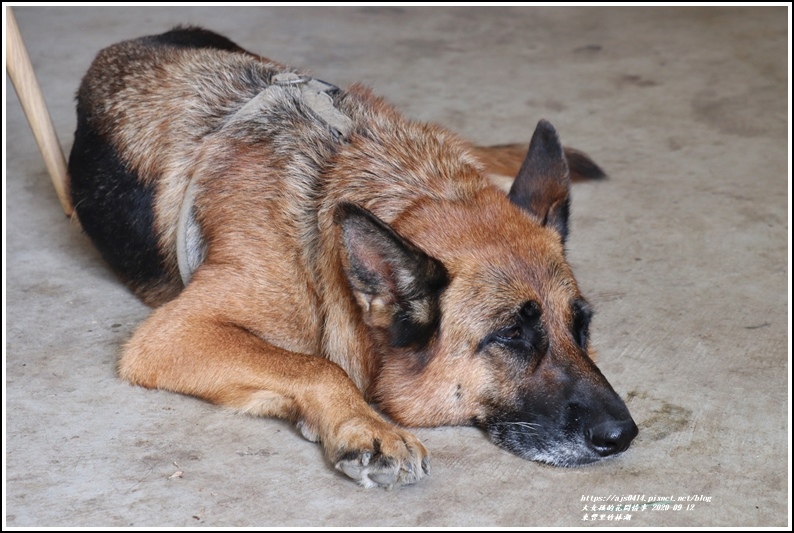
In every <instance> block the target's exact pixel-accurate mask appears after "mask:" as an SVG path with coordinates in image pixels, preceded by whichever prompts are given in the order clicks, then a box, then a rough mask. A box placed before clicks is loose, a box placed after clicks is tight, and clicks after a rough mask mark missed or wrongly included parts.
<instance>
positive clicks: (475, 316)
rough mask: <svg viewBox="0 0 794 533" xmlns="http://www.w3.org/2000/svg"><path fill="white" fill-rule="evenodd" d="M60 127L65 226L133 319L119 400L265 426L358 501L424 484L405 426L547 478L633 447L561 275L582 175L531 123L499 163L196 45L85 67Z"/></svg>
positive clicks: (490, 153)
mask: <svg viewBox="0 0 794 533" xmlns="http://www.w3.org/2000/svg"><path fill="white" fill-rule="evenodd" d="M77 117H78V121H77V122H78V124H77V130H76V133H75V141H74V146H73V149H72V152H71V156H70V160H69V171H70V174H71V180H72V181H71V194H72V198H73V201H74V205H75V208H76V212H77V216H78V218H79V221H80V223H81V225H82V227H83V228H84V231H85V232H86V233H87V234H88V236H89V237H90V238H91V240H92V241H93V242H94V244H95V245H96V247H97V248H98V249H99V251H100V252H101V253H102V255H103V257H104V258H105V260H106V261H107V262H108V263H109V264H110V265H111V266H112V267H113V269H114V270H115V271H116V272H117V273H118V274H119V275H120V277H121V278H122V279H124V280H125V281H126V283H128V285H129V286H130V288H131V289H132V290H133V291H134V292H135V293H136V294H137V295H138V296H139V297H140V298H141V299H143V301H145V302H146V303H148V304H150V305H152V306H155V307H156V309H155V310H154V312H153V313H152V314H151V316H150V317H149V318H148V319H147V320H146V321H145V322H144V323H143V324H142V325H141V326H140V327H139V328H138V329H137V330H136V331H135V333H134V334H133V335H132V337H131V339H130V340H129V342H128V343H127V344H126V345H125V346H124V349H123V353H122V355H121V358H120V361H119V366H118V369H119V374H120V376H121V377H122V378H123V379H125V380H127V381H128V382H130V383H133V384H135V385H141V386H143V387H148V388H160V389H167V390H171V391H175V392H178V393H182V394H188V395H193V396H196V397H199V398H203V399H204V400H207V401H210V402H213V403H216V404H219V405H224V406H227V407H230V408H232V409H235V410H237V411H240V412H245V413H250V414H252V415H258V416H273V417H280V418H284V419H288V420H290V421H292V422H294V423H295V424H296V425H297V427H298V428H299V430H300V432H301V433H302V434H303V436H304V437H306V438H307V439H309V440H311V441H318V442H320V443H322V446H323V448H324V451H325V454H326V456H327V458H328V460H329V461H330V462H331V464H333V465H334V466H335V467H336V468H337V469H338V470H340V471H342V472H344V473H345V474H346V475H347V476H349V477H351V478H353V479H354V480H356V481H357V482H358V483H360V484H361V485H363V486H384V487H392V486H395V485H403V484H410V483H414V482H417V481H419V480H420V479H422V478H423V477H424V476H425V475H426V474H427V473H428V468H429V461H428V457H429V456H428V452H427V451H426V450H425V448H424V446H423V445H422V443H421V442H420V441H419V440H418V439H417V438H416V437H415V436H414V435H412V434H411V433H410V432H409V431H407V430H406V429H403V428H404V427H406V426H425V427H427V426H442V425H473V426H477V427H480V428H482V429H484V430H485V431H486V432H487V434H488V435H489V436H490V438H491V440H492V441H493V442H494V443H496V444H498V445H499V446H501V447H503V448H505V449H507V450H509V451H511V452H513V453H515V454H517V455H519V456H521V457H524V458H526V459H531V460H535V461H541V462H545V463H550V464H553V465H560V466H573V465H582V464H586V463H590V462H593V461H597V460H599V459H601V458H603V457H607V456H611V455H614V454H617V453H619V452H622V451H624V450H626V448H627V447H628V446H629V443H630V442H631V440H632V439H633V438H634V437H635V436H636V435H637V431H638V430H637V426H636V425H635V423H634V421H633V420H632V418H631V416H630V415H629V412H628V410H627V408H626V406H625V404H624V402H623V401H622V400H621V399H620V397H619V396H618V395H617V394H616V393H615V391H614V390H613V389H612V387H611V386H610V385H609V383H608V382H607V380H606V379H605V378H604V376H603V375H602V374H601V372H600V371H599V370H598V368H597V367H596V365H595V364H594V363H593V351H592V348H591V347H590V343H589V340H588V326H589V323H590V318H591V314H592V312H591V308H590V305H589V304H588V303H587V301H586V300H585V298H584V297H583V296H582V294H581V293H580V291H579V287H578V286H577V283H576V281H575V279H574V277H573V273H572V271H571V268H570V266H569V265H568V263H567V262H566V258H565V239H566V235H567V233H568V213H569V188H570V182H571V175H572V174H574V177H585V178H586V177H597V175H598V174H599V173H600V169H599V168H598V167H597V166H596V165H595V164H594V163H593V162H592V161H591V160H590V159H589V158H587V156H585V155H584V154H582V153H581V152H578V151H575V150H572V149H568V148H563V147H562V146H561V144H560V141H559V139H558V136H557V133H556V132H555V130H554V128H553V127H552V126H551V124H549V123H548V122H545V121H541V122H540V123H539V124H538V125H537V129H536V130H535V133H534V135H533V137H532V141H531V143H530V146H529V150H528V153H527V154H526V158H525V159H524V154H523V153H522V154H521V155H520V156H519V157H518V159H516V153H517V152H516V149H515V147H513V146H506V147H497V148H493V149H485V148H478V147H475V146H473V145H471V144H469V143H467V142H465V141H463V140H461V139H459V138H458V137H456V136H455V135H453V134H452V133H450V132H448V131H446V130H445V129H443V128H440V127H438V126H434V125H429V124H424V123H420V122H415V121H410V120H407V119H406V118H404V117H403V116H401V115H400V114H399V113H398V112H397V111H396V110H395V109H394V108H393V107H391V106H390V105H389V104H387V103H386V102H384V100H382V99H380V98H378V97H376V96H375V95H373V94H372V92H371V91H370V90H369V89H367V88H365V87H363V86H361V85H358V84H354V85H352V86H351V87H348V88H346V89H340V88H338V87H336V86H333V85H331V84H328V83H325V82H322V81H320V80H317V79H314V78H311V77H309V76H307V75H306V74H304V73H301V72H298V71H295V70H293V69H291V68H288V67H286V66H284V65H282V64H279V63H276V62H273V61H270V60H268V59H266V58H264V57H261V56H257V55H255V54H252V53H250V52H247V51H245V50H243V49H242V48H240V47H239V46H237V45H236V44H235V43H233V42H232V41H230V40H228V39H227V38H225V37H222V36H220V35H217V34H215V33H212V32H210V31H207V30H204V29H201V28H196V27H177V28H175V29H173V30H171V31H169V32H167V33H164V34H161V35H155V36H148V37H143V38H140V39H137V40H131V41H126V42H122V43H119V44H116V45H114V46H111V47H109V48H106V49H105V50H103V51H101V52H100V53H99V55H98V56H97V58H96V59H95V60H94V62H93V64H92V66H91V67H90V69H89V71H88V73H87V75H86V76H85V78H84V79H83V81H82V84H81V86H80V89H79V91H78V95H77ZM514 160H515V161H514ZM511 167H514V168H515V170H516V171H517V176H516V177H515V179H514V181H512V183H511V184H510V186H509V190H505V188H504V187H503V188H500V187H499V186H497V185H495V184H494V183H495V182H494V181H493V180H492V179H490V178H489V175H490V174H494V173H499V172H498V171H499V170H500V169H506V168H511ZM519 167H520V168H519ZM369 402H371V403H373V404H375V405H376V407H377V408H378V409H379V410H380V412H382V413H383V415H385V416H386V417H387V418H384V416H383V415H381V414H379V413H378V412H376V411H375V410H374V409H373V407H371V406H370V403H369Z"/></svg>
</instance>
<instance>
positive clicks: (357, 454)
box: [334, 421, 430, 489]
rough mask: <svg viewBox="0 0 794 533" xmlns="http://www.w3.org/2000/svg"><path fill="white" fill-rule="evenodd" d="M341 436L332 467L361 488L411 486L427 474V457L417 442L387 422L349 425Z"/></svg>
mask: <svg viewBox="0 0 794 533" xmlns="http://www.w3.org/2000/svg"><path fill="white" fill-rule="evenodd" d="M373 426H375V427H373ZM340 434H341V435H340V436H341V437H342V443H341V445H340V446H338V447H337V448H336V453H335V458H334V466H336V469H337V470H340V471H342V472H344V473H345V474H347V475H348V476H349V477H351V478H352V479H354V480H356V481H357V482H358V483H359V484H360V485H362V486H363V487H378V486H380V487H386V488H387V489H391V488H392V487H394V486H396V485H410V484H412V483H416V482H417V481H419V480H420V479H422V478H423V477H425V476H426V475H427V474H428V472H429V467H430V460H429V456H428V453H427V450H425V447H424V446H422V443H421V442H419V439H417V438H416V437H414V436H413V435H412V434H410V433H408V432H407V431H403V430H401V429H398V428H396V427H394V426H391V425H389V424H387V423H386V422H382V421H379V422H378V423H376V424H373V423H361V422H348V423H346V424H345V425H344V427H343V428H342V429H341V431H340Z"/></svg>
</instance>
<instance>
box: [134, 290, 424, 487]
mask: <svg viewBox="0 0 794 533" xmlns="http://www.w3.org/2000/svg"><path fill="white" fill-rule="evenodd" d="M191 293H192V294H195V291H190V290H189V289H188V290H186V291H185V292H184V293H182V295H181V296H179V297H177V298H176V299H175V300H173V301H171V302H169V303H168V304H166V305H164V306H163V307H160V308H159V309H157V310H156V311H155V312H154V313H153V314H152V316H151V317H149V319H148V320H146V321H145V322H144V323H143V325H142V326H141V327H140V328H139V329H138V330H137V331H136V332H135V334H134V335H133V337H132V339H131V340H130V341H129V343H128V344H127V346H126V347H125V349H124V352H123V354H122V357H121V360H120V362H119V373H120V375H121V377H122V378H124V379H126V380H127V381H130V382H131V383H134V384H136V385H141V386H144V387H148V388H161V389H167V390H171V391H174V392H179V393H182V394H188V395H192V396H197V397H199V398H203V399H205V400H208V401H210V402H213V403H216V404H220V405H224V406H227V407H230V408H233V409H235V410H238V411H241V412H245V413H250V414H253V415H258V416H274V417H279V418H286V419H288V420H291V421H293V422H295V423H297V424H298V426H299V427H300V428H301V432H302V433H303V434H304V435H305V436H307V437H309V438H310V440H319V441H320V442H321V443H322V445H323V447H324V449H325V453H326V455H327V457H328V458H329V460H330V461H331V462H332V464H333V465H334V466H335V467H336V468H337V469H339V470H341V471H342V472H344V473H345V474H347V475H348V476H350V477H351V478H353V479H355V480H356V481H358V482H359V483H360V484H361V485H364V486H377V485H381V486H386V487H391V486H393V485H403V484H410V483H414V482H416V481H418V480H419V479H421V478H422V477H424V475H425V474H426V473H427V468H428V458H427V452H426V450H425V449H424V447H423V446H422V444H421V443H420V442H419V440H418V439H417V438H416V437H414V436H413V435H412V434H410V433H408V432H407V431H403V430H401V429H399V428H397V427H395V426H393V425H392V424H390V423H388V422H386V421H385V420H383V419H382V418H381V417H380V416H379V415H378V414H377V413H376V412H375V411H374V410H373V409H372V408H371V407H370V406H369V405H368V404H367V403H366V401H365V400H364V398H363V396H362V394H361V392H359V390H358V389H357V388H356V386H355V385H354V384H353V382H352V381H351V380H350V378H349V377H348V376H347V374H345V372H344V371H343V370H342V369H341V368H340V367H339V366H337V365H336V364H334V363H332V362H330V361H328V360H326V359H323V358H321V357H317V356H312V355H305V354H299V353H294V352H290V351H288V350H284V349H281V348H278V347H276V346H273V345H271V344H269V343H267V342H265V341H264V340H262V339H261V338H259V337H258V336H256V335H255V334H253V333H252V332H250V331H249V330H247V329H245V328H243V327H240V326H239V325H236V324H235V323H234V322H232V321H229V320H228V319H227V317H225V316H224V315H223V312H222V310H218V309H215V310H211V309H208V306H206V305H198V304H197V302H196V301H191Z"/></svg>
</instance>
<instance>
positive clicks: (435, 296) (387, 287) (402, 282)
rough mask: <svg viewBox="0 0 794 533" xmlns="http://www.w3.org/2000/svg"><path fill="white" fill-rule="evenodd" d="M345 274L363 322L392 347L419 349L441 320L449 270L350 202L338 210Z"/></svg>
mask: <svg viewBox="0 0 794 533" xmlns="http://www.w3.org/2000/svg"><path fill="white" fill-rule="evenodd" d="M335 220H336V223H337V224H339V227H340V230H341V236H342V245H343V249H344V255H345V259H346V261H345V265H344V269H345V274H346V275H347V279H348V282H349V283H350V286H351V288H352V289H353V293H354V295H355V297H356V300H357V301H358V303H359V305H360V306H361V310H362V313H363V317H364V320H365V322H366V323H367V324H368V325H369V326H370V327H373V328H375V329H377V330H380V331H381V332H383V333H384V334H385V335H386V337H387V339H388V342H389V344H390V345H391V346H394V347H407V346H412V347H421V346H424V345H425V344H426V343H427V342H428V341H429V340H430V338H431V337H432V335H433V333H434V332H435V330H436V328H437V327H438V322H439V320H440V315H441V313H440V310H439V297H440V295H441V292H442V291H443V290H444V287H446V285H447V282H448V278H447V271H446V269H445V268H444V265H442V264H441V263H440V262H439V261H438V260H436V259H434V258H433V257H430V256H429V255H427V254H426V253H425V252H423V251H422V250H420V249H419V248H418V247H416V246H415V245H413V244H412V243H411V242H409V241H408V240H406V239H404V238H403V237H402V236H400V235H399V234H398V233H397V232H395V231H394V230H393V229H392V228H391V227H390V226H389V225H388V224H386V223H385V222H383V221H381V220H380V219H379V218H377V217H376V216H375V215H373V214H372V213H370V212H369V211H367V210H366V209H363V208H361V207H359V206H356V205H353V204H341V205H339V207H337V209H336V213H335Z"/></svg>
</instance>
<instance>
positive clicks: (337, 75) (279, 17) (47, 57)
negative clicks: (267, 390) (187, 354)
mask: <svg viewBox="0 0 794 533" xmlns="http://www.w3.org/2000/svg"><path fill="white" fill-rule="evenodd" d="M15 13H16V16H17V20H18V23H19V26H20V29H21V31H22V35H23V37H24V38H25V40H26V43H27V46H28V49H29V53H30V56H31V58H32V62H33V64H34V67H35V68H36V71H37V74H38V76H39V81H40V83H41V85H42V88H43V91H44V94H45V97H46V99H47V102H48V105H49V109H50V112H51V114H52V116H53V120H54V122H55V126H56V130H57V131H58V134H59V136H60V139H61V142H62V144H63V146H64V148H65V150H66V151H67V153H68V149H69V148H70V146H71V143H72V135H73V131H74V127H75V111H74V94H75V91H76V89H77V86H78V84H79V81H80V78H81V77H82V75H83V74H84V72H85V71H86V69H87V68H88V65H89V63H90V62H91V60H92V59H93V57H94V55H95V54H96V53H97V52H98V51H99V49H100V48H102V47H104V46H106V45H109V44H111V43H113V42H116V41H119V40H122V39H126V38H132V37H137V36H140V35H144V34H152V33H159V32H162V31H164V30H166V29H168V28H169V27H171V26H173V25H175V24H177V23H194V24H200V25H203V26H206V27H208V28H211V29H213V30H216V31H218V32H220V33H223V34H225V35H227V36H228V37H230V38H231V39H232V40H234V41H236V42H238V43H239V44H240V45H242V46H244V47H246V48H248V49H250V50H253V51H256V52H259V53H262V54H264V55H267V56H270V57H273V58H274V59H278V60H281V61H285V62H289V63H291V64H294V65H298V66H302V67H308V68H310V69H313V72H314V73H315V74H316V75H317V76H318V77H319V78H321V79H326V80H329V81H331V82H333V83H336V84H338V85H345V84H348V83H350V82H353V81H356V80H363V81H364V82H366V83H368V84H370V85H372V86H374V87H375V89H376V91H377V92H378V93H380V94H382V95H384V96H386V97H387V98H388V99H389V100H391V101H392V102H394V103H396V104H397V105H398V107H400V108H401V109H402V110H403V111H404V112H405V113H406V114H407V115H409V116H412V117H415V118H419V119H423V120H428V121H434V122H438V123H441V124H444V125H446V126H448V127H450V128H451V129H453V130H455V131H457V132H459V133H461V134H462V135H464V136H465V137H468V138H470V139H472V140H474V141H477V142H480V143H484V144H497V143H505V142H519V141H527V140H528V139H529V136H530V135H531V133H532V130H533V128H534V125H535V123H536V122H537V120H538V119H539V118H542V117H543V118H547V119H549V120H550V121H551V122H552V123H553V124H554V125H555V126H556V128H557V129H558V131H559V132H560V135H561V137H562V139H563V141H564V142H565V143H566V144H569V145H571V146H575V147H578V148H581V149H583V150H585V151H586V152H588V153H589V154H590V155H592V156H593V157H594V158H595V159H596V160H597V161H598V163H599V164H601V165H602V166H603V168H604V169H605V170H606V171H607V172H608V173H609V174H610V177H611V179H609V180H608V181H605V182H601V183H590V184H583V185H579V186H577V187H576V188H575V190H574V198H573V219H572V232H571V236H570V241H569V250H570V252H569V253H570V259H571V262H572V265H573V267H574V270H575V272H576V275H577V278H578V280H579V282H580V284H581V285H582V287H583V289H584V292H585V294H586V295H587V296H588V297H589V299H590V300H591V302H593V304H594V306H595V308H596V310H597V316H596V318H595V320H594V322H593V331H592V337H593V342H594V345H595V346H596V348H597V350H598V351H599V364H600V367H601V368H602V369H603V371H604V373H605V374H606V375H607V376H608V377H609V379H610V381H611V382H612V384H613V386H614V387H615V389H616V390H617V391H618V392H620V393H621V394H622V395H623V396H624V397H625V398H626V399H627V403H628V405H629V408H630V409H631V411H632V414H633V416H634V418H635V420H636V421H637V423H638V425H639V427H640V435H639V437H638V438H637V439H636V440H635V442H634V443H633V445H632V447H631V448H630V450H629V451H628V452H627V453H625V454H623V455H622V456H620V457H618V458H615V459H612V460H608V461H604V462H602V463H601V464H598V465H594V466H589V467H584V468H576V469H557V468H552V467H547V466H543V465H539V464H535V463H531V462H526V461H523V460H521V459H518V458H516V457H514V456H512V455H510V454H508V453H507V452H504V451H501V450H500V449H499V448H497V447H496V446H494V445H492V444H490V443H489V442H488V441H487V439H486V437H485V436H484V435H483V434H482V433H481V432H479V431H477V430H475V429H471V428H438V429H421V430H418V431H416V434H417V435H418V436H419V438H420V439H422V441H423V442H424V443H425V445H426V447H427V448H428V449H429V450H430V451H431V454H432V460H433V471H432V476H431V477H430V478H429V479H427V480H425V481H423V482H421V483H420V484H418V485H415V486H412V487H407V488H403V489H399V490H394V491H391V492H387V491H383V490H364V489H361V488H359V487H357V486H356V485H355V484H354V483H352V482H350V481H349V480H347V479H346V478H345V477H344V476H342V475H340V474H338V473H337V472H335V471H334V470H333V469H332V468H331V467H330V465H328V464H326V463H325V461H324V460H323V457H322V453H321V451H320V449H319V447H318V446H317V445H315V444H312V443H310V442H307V441H305V440H304V439H302V438H301V437H300V435H299V433H298V432H297V431H296V430H295V429H294V428H292V427H290V426H289V425H288V424H286V423H284V422H281V421H276V420H262V419H255V418H251V417H245V416H239V415H234V414H231V413H229V412H228V411H225V410H223V409H220V408H217V407H214V406H212V405H209V404H206V403H203V402H201V401H198V400H195V399H192V398H187V397H183V396H178V395H175V394H170V393H167V392H159V391H147V390H143V389H138V388H133V387H130V386H128V385H126V384H125V383H122V382H120V381H119V380H118V379H117V377H116V375H115V361H116V358H117V356H118V352H119V348H120V346H121V344H122V343H123V342H124V340H125V339H126V338H128V337H129V335H130V333H131V332H132V331H133V329H134V328H135V326H136V325H137V324H138V323H139V322H140V321H141V320H142V319H143V318H144V317H146V316H147V314H148V313H149V309H148V308H147V307H146V306H144V305H143V304H141V303H140V302H139V301H137V300H136V299H135V298H134V297H133V296H132V295H131V294H130V293H129V292H128V291H127V290H126V289H125V288H124V287H123V286H122V285H121V284H120V283H119V282H118V281H117V279H116V278H115V277H114V276H113V275H112V274H111V273H110V271H109V270H108V268H107V267H106V266H105V265H104V264H103V262H102V261H101V259H100V257H99V255H98V253H97V252H96V251H95V250H94V249H93V248H92V246H91V245H90V243H89V242H88V240H87V238H86V237H85V236H84V235H83V234H82V233H81V231H80V229H79V227H78V225H77V224H75V223H70V221H69V220H67V219H66V218H64V216H63V214H62V212H61V211H60V207H59V205H58V201H57V199H56V196H55V193H54V190H53V188H52V186H51V185H50V183H49V179H48V177H47V175H46V172H45V168H44V164H43V162H42V160H41V158H40V156H39V154H38V150H37V148H36V145H35V142H34V140H33V137H32V135H31V133H30V130H29V128H28V126H27V124H26V122H25V119H24V116H23V114H22V111H21V109H20V106H19V103H18V101H17V97H16V94H15V92H14V90H13V88H10V87H9V88H8V90H7V108H6V110H5V112H4V117H5V122H6V128H7V129H6V135H4V137H5V142H6V157H7V159H6V172H5V174H4V176H5V187H6V193H5V196H4V199H5V209H6V217H7V218H6V223H5V224H4V227H5V229H6V235H5V238H6V250H7V256H6V261H7V262H6V265H5V268H6V280H5V283H6V287H5V291H6V292H5V295H6V313H5V321H6V335H5V349H6V354H5V378H6V383H5V401H6V411H5V418H6V431H5V432H4V436H5V445H6V449H5V451H6V453H5V461H6V463H5V466H6V468H5V482H6V485H5V491H4V493H5V506H4V517H3V519H4V526H7V527H41V526H58V527H61V526H73V527H86V526H98V527H107V526H115V527H124V526H176V527H180V526H219V527H230V526H251V527H261V526H307V527H317V526H337V527H341V526H546V525H548V526H567V527H572V526H573V527H576V526H588V525H590V526H616V525H623V526H635V527H660V526H675V527H680V526H772V527H783V526H786V525H789V526H790V524H791V522H790V507H789V506H790V504H789V502H790V477H787V472H790V464H789V451H790V450H789V443H790V439H789V435H790V427H789V421H788V420H789V417H788V414H789V411H788V406H789V400H790V398H789V396H788V388H789V378H788V370H789V367H788V364H789V354H788V348H789V343H788V326H787V320H786V316H787V307H788V305H789V300H788V291H787V287H788V285H787V283H788V267H787V257H788V255H787V243H788V235H789V224H790V215H789V214H788V208H789V204H788V202H787V199H788V197H789V194H790V192H789V187H790V184H789V181H790V177H789V176H788V170H787V168H788V167H787V162H788V160H787V156H788V147H787V134H788V131H789V122H788V114H787V101H788V100H787V81H788V74H787V31H788V30H787V25H786V23H787V10H786V8H784V7H760V8H757V7H746V8H735V7H734V8H710V7H703V8H693V7H688V8H533V7H510V8H470V7H465V8H464V7H460V8H414V7H388V8H373V7H345V8H341V7H337V8H309V7H292V8H266V7H258V8H207V7H201V8H179V7H170V8H118V7H90V8H88V7H82V8H55V7H18V8H16V9H15ZM177 472H181V474H179V475H175V474H176V473H177ZM633 495H639V496H644V497H645V498H646V500H647V499H649V498H651V497H654V496H655V497H663V498H667V497H669V496H674V497H675V498H676V499H678V498H683V499H682V500H681V501H680V502H678V501H676V502H673V503H672V504H670V505H671V507H670V508H669V509H660V510H651V508H646V509H645V510H642V508H641V507H639V506H638V507H637V508H634V509H631V508H629V509H628V510H624V506H625V505H626V504H627V503H634V504H639V503H641V502H633V501H631V500H629V502H621V503H622V505H621V507H620V508H619V509H615V508H614V505H615V502H616V501H617V500H619V499H620V497H625V496H633ZM592 497H596V498H610V497H611V498H612V500H611V501H609V502H593V501H592V499H593V498H592ZM703 497H705V498H703ZM698 498H699V499H698ZM585 500H590V501H585ZM600 505H604V506H605V507H604V510H603V511H601V510H599V509H598V507H599V506H600ZM607 505H612V506H613V507H612V508H611V509H608V508H607V507H606V506H607ZM675 505H681V510H677V509H676V508H674V507H673V506H675ZM593 506H596V510H595V511H593ZM687 508H689V510H687ZM594 514H595V515H596V516H595V521H593V520H591V518H592V517H593V515H594ZM618 515H620V516H621V517H622V520H620V521H618V520H617V516H618ZM626 515H631V518H630V520H628V519H626ZM585 516H587V518H588V520H587V521H584V517H585ZM610 516H611V517H612V519H611V520H609V519H608V517H610Z"/></svg>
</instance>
